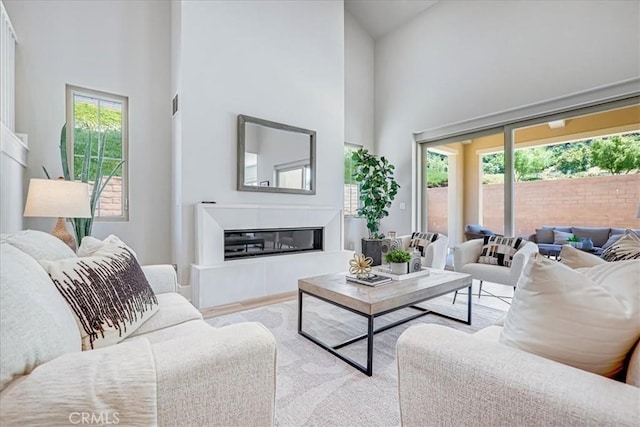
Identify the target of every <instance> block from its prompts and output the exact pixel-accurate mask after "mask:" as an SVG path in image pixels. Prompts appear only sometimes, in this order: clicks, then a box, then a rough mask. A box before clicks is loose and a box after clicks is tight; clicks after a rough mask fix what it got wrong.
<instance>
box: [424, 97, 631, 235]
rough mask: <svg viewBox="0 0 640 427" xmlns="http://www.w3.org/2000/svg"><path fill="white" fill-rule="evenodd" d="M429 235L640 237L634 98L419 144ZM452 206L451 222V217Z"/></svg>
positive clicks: (425, 222)
mask: <svg viewBox="0 0 640 427" xmlns="http://www.w3.org/2000/svg"><path fill="white" fill-rule="evenodd" d="M419 147H420V151H419V152H420V164H419V171H420V186H421V189H420V191H421V193H420V194H421V197H420V199H419V200H420V208H419V210H418V211H417V213H418V216H419V219H420V221H419V224H420V225H421V226H422V229H423V230H428V231H437V232H442V233H446V234H447V235H449V237H450V242H451V243H450V245H451V246H453V245H455V244H456V243H459V242H461V241H463V240H464V234H463V230H464V226H465V225H466V224H480V225H482V226H483V227H484V228H489V229H491V230H492V231H494V232H495V233H497V234H503V235H507V236H520V237H525V238H526V237H529V236H530V235H532V234H534V233H535V230H536V229H537V228H541V227H542V226H544V225H556V226H588V227H613V228H640V219H638V218H636V215H637V211H638V207H639V206H638V205H639V203H640V105H639V104H638V97H633V98H629V99H626V100H622V101H615V102H611V103H608V104H602V105H595V106H590V107H586V108H581V109H575V110H572V111H568V112H564V113H556V114H549V115H546V116H541V117H537V118H535V119H530V120H521V121H518V122H514V123H509V124H506V125H504V126H500V127H496V128H492V129H489V130H482V131H475V132H469V133H465V134H463V135H457V136H455V137H443V138H438V139H437V140H432V141H423V142H420V145H419ZM445 207H446V213H444V212H445Z"/></svg>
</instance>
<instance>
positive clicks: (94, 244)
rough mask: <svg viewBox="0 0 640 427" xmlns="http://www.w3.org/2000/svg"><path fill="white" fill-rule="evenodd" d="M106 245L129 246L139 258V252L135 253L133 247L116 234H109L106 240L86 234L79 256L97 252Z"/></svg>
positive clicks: (130, 250)
mask: <svg viewBox="0 0 640 427" xmlns="http://www.w3.org/2000/svg"><path fill="white" fill-rule="evenodd" d="M105 245H117V246H120V247H124V248H127V249H128V250H129V252H131V253H132V254H133V256H134V257H136V259H138V254H136V253H135V251H134V250H133V249H131V248H130V247H129V246H127V245H126V244H125V243H124V242H123V241H122V240H120V238H119V237H118V236H116V235H115V234H110V235H108V236H107V237H106V238H105V239H104V240H100V239H96V238H95V237H93V236H85V237H84V238H83V239H82V243H80V247H79V248H78V256H79V257H87V256H91V255H93V254H95V253H96V252H98V251H99V250H100V249H102V248H103V247H104V246H105Z"/></svg>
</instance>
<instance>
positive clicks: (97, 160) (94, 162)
mask: <svg viewBox="0 0 640 427" xmlns="http://www.w3.org/2000/svg"><path fill="white" fill-rule="evenodd" d="M93 134H94V132H91V134H90V137H89V141H88V143H87V144H88V145H87V147H85V151H84V157H83V159H82V170H81V172H80V181H81V182H85V183H90V185H91V186H92V188H91V195H90V199H89V206H90V209H91V218H67V219H68V220H69V221H70V222H71V224H72V225H73V231H74V234H75V238H76V242H77V244H78V246H80V243H81V242H82V239H83V238H84V237H85V236H90V235H91V228H92V227H93V218H94V215H95V210H96V206H97V204H98V202H99V201H100V195H101V194H102V191H103V190H104V189H105V187H106V186H107V184H108V183H109V180H110V179H111V178H113V176H114V175H115V174H116V173H117V172H118V170H119V169H120V168H121V167H122V164H123V163H124V160H121V161H120V162H119V163H118V164H116V165H115V166H114V167H113V169H111V171H110V172H109V173H108V174H104V173H103V164H104V162H105V155H104V149H105V144H106V134H105V133H103V132H95V140H94V135H93ZM93 144H97V150H96V152H97V155H93V156H92V151H93V150H92V146H93ZM60 159H61V161H62V172H63V174H64V179H65V180H67V181H73V180H74V177H73V176H71V173H70V170H69V157H68V154H67V125H66V124H65V125H64V126H62V131H61V132H60ZM42 169H43V170H44V173H45V175H46V176H47V178H49V179H51V176H49V173H48V172H47V169H45V167H44V166H43V167H42ZM105 176H106V178H105Z"/></svg>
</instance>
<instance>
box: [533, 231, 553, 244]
mask: <svg viewBox="0 0 640 427" xmlns="http://www.w3.org/2000/svg"><path fill="white" fill-rule="evenodd" d="M536 243H553V230H551V229H549V228H536Z"/></svg>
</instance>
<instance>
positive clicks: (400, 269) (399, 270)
mask: <svg viewBox="0 0 640 427" xmlns="http://www.w3.org/2000/svg"><path fill="white" fill-rule="evenodd" d="M408 267H409V263H408V262H390V263H389V269H391V273H393V274H407V268H408Z"/></svg>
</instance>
